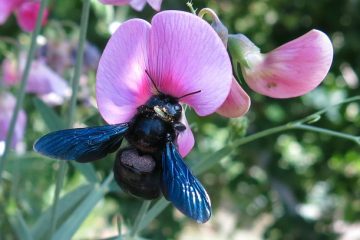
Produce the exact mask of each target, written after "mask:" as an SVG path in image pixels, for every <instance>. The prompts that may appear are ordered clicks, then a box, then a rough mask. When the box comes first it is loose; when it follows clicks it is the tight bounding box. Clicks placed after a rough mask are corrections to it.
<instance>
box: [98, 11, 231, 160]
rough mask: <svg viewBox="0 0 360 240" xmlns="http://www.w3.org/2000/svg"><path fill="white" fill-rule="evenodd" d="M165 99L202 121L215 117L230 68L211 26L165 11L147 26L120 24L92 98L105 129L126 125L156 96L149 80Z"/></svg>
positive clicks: (188, 144) (187, 138) (189, 140)
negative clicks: (176, 101)
mask: <svg viewBox="0 0 360 240" xmlns="http://www.w3.org/2000/svg"><path fill="white" fill-rule="evenodd" d="M146 71H147V72H148V73H149V76H150V77H151V79H153V80H154V83H155V85H156V87H157V88H158V89H159V90H160V91H161V92H163V93H164V94H168V95H171V96H173V97H180V96H183V95H185V94H188V93H191V92H195V91H199V90H201V92H199V93H197V94H194V95H190V96H187V97H184V98H182V99H181V101H182V103H185V104H188V105H189V106H191V107H192V108H193V109H194V110H195V112H196V113H197V114H198V115H200V116H205V115H209V114H211V113H214V112H215V111H216V110H217V109H218V108H219V107H220V106H221V105H222V104H223V103H224V101H225V99H226V98H227V96H228V95H229V92H230V86H231V81H232V68H231V63H230V59H229V56H228V54H227V51H226V49H225V47H224V45H223V44H222V42H221V40H220V38H219V37H218V36H217V34H216V33H215V31H214V30H213V29H212V28H211V26H210V25H209V24H207V23H206V22H205V21H203V20H202V19H201V18H199V17H197V16H195V15H193V14H190V13H185V12H179V11H164V12H161V13H158V14H156V15H155V16H154V18H153V19H152V22H151V25H150V24H149V23H148V22H146V21H144V20H141V19H132V20H129V21H127V22H125V23H123V24H122V25H121V26H120V27H119V28H118V30H117V31H116V32H115V33H114V34H113V36H112V37H111V39H110V40H109V42H108V44H107V46H106V47H105V50H104V52H103V55H102V57H101V59H100V63H99V68H98V72H97V82H96V95H97V103H98V108H99V111H100V113H101V115H102V117H103V118H104V119H105V120H106V121H107V122H108V123H109V124H116V123H124V122H129V121H130V120H131V119H132V118H133V117H134V115H135V113H136V111H137V107H139V106H141V105H143V104H144V103H145V102H146V101H147V100H148V99H149V98H150V97H151V96H152V95H154V94H155V93H156V91H155V88H154V86H153V85H152V83H151V81H150V79H149V77H148V76H147V74H146ZM182 122H183V123H184V124H185V125H186V127H187V129H186V130H185V132H184V133H182V134H180V135H179V137H178V145H179V151H180V153H181V154H182V156H185V155H186V154H188V153H189V151H190V150H191V149H192V147H193V145H194V137H193V134H192V132H191V129H190V127H189V125H188V123H187V120H186V117H185V116H183V118H182Z"/></svg>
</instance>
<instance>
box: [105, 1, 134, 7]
mask: <svg viewBox="0 0 360 240" xmlns="http://www.w3.org/2000/svg"><path fill="white" fill-rule="evenodd" d="M130 1H131V0H100V2H101V3H103V4H110V5H117V6H122V5H127V4H129V3H130Z"/></svg>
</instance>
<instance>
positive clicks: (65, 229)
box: [52, 173, 113, 240]
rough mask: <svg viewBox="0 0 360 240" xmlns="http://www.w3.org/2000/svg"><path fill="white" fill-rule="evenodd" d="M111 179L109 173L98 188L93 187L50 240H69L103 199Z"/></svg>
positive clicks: (111, 175) (111, 176)
mask: <svg viewBox="0 0 360 240" xmlns="http://www.w3.org/2000/svg"><path fill="white" fill-rule="evenodd" d="M112 179H113V174H112V173H111V174H110V175H109V176H108V177H107V179H106V180H105V181H104V183H103V184H101V186H100V187H95V188H94V189H93V190H92V191H91V192H90V193H89V194H88V195H87V197H86V198H85V199H84V200H83V201H82V202H81V204H80V205H79V206H78V207H77V208H76V209H75V210H74V211H73V212H72V214H71V216H70V217H69V218H68V219H67V220H66V221H65V222H64V223H63V224H62V225H61V226H60V227H59V228H58V229H57V231H56V232H55V234H54V235H53V237H52V240H63V239H71V238H72V236H73V235H74V234H75V233H76V231H77V230H78V229H79V228H80V226H81V224H82V223H83V222H84V221H85V219H86V218H87V216H88V215H89V214H90V212H91V210H92V209H93V208H94V207H95V206H96V204H97V203H98V202H99V201H100V200H101V199H102V198H103V197H104V195H105V192H106V191H107V188H108V186H109V184H110V182H111V180H112ZM60 209H61V208H60Z"/></svg>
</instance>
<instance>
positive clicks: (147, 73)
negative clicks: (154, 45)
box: [145, 70, 161, 93]
mask: <svg viewBox="0 0 360 240" xmlns="http://www.w3.org/2000/svg"><path fill="white" fill-rule="evenodd" d="M145 73H146V75H147V76H148V77H149V78H150V81H151V82H152V84H153V86H154V88H155V89H156V91H157V92H158V93H161V92H160V90H159V89H158V88H157V86H156V84H155V82H154V80H153V79H152V78H151V77H150V74H149V72H148V70H145Z"/></svg>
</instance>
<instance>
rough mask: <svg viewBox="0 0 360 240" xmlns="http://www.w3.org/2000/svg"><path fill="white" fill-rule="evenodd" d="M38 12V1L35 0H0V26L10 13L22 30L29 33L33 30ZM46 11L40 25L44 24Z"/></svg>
mask: <svg viewBox="0 0 360 240" xmlns="http://www.w3.org/2000/svg"><path fill="white" fill-rule="evenodd" d="M39 11H40V1H36V0H0V25H2V24H4V23H5V22H6V21H7V19H8V17H9V16H10V14H11V13H12V12H14V13H15V15H16V20H17V22H18V24H19V26H20V27H21V29H22V30H24V31H26V32H31V31H33V30H34V29H35V24H36V18H37V16H38V14H39ZM47 16H48V10H47V9H45V13H44V16H43V19H42V25H45V24H46V21H47Z"/></svg>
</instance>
